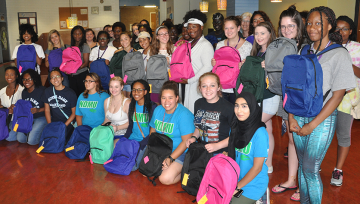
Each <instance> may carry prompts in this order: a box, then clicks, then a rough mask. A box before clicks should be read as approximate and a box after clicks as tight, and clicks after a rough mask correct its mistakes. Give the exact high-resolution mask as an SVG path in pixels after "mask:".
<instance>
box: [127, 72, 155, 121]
mask: <svg viewBox="0 0 360 204" xmlns="http://www.w3.org/2000/svg"><path fill="white" fill-rule="evenodd" d="M136 83H141V84H142V85H143V86H144V88H145V90H146V91H147V93H146V95H145V96H144V109H143V113H149V115H151V114H152V113H151V111H152V104H151V99H150V86H149V83H148V82H147V81H145V80H143V79H138V80H136V81H134V82H133V83H132V84H131V90H132V89H133V87H134V84H136ZM135 106H136V101H135V99H134V97H132V92H131V102H130V105H129V120H132V117H133V114H134V112H135ZM149 117H150V116H149Z"/></svg>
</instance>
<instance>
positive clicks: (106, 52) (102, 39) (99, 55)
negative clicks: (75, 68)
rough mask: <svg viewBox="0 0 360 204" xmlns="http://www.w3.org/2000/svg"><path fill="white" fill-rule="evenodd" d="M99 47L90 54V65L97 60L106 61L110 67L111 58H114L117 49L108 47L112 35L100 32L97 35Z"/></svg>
mask: <svg viewBox="0 0 360 204" xmlns="http://www.w3.org/2000/svg"><path fill="white" fill-rule="evenodd" d="M97 39H98V41H99V46H96V47H94V48H93V49H92V50H91V52H90V59H89V60H90V64H89V66H90V65H91V63H92V62H93V61H95V60H97V59H105V64H106V65H109V64H110V61H111V58H112V57H113V56H114V53H115V51H116V48H115V47H114V46H111V45H108V43H109V40H110V35H109V33H108V32H106V31H100V32H99V33H98V35H97Z"/></svg>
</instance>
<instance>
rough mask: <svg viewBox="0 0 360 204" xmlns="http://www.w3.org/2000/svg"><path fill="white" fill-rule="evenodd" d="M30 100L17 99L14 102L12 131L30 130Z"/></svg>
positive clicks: (31, 122) (31, 115) (25, 131)
mask: <svg viewBox="0 0 360 204" xmlns="http://www.w3.org/2000/svg"><path fill="white" fill-rule="evenodd" d="M31 108H32V105H31V102H30V101H25V100H22V99H20V100H18V101H17V102H16V103H15V108H14V115H13V123H12V129H13V130H14V132H22V133H25V134H26V133H29V132H30V131H31V130H32V125H33V121H34V117H33V114H32V113H31Z"/></svg>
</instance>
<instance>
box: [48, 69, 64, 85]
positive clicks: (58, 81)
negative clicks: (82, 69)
mask: <svg viewBox="0 0 360 204" xmlns="http://www.w3.org/2000/svg"><path fill="white" fill-rule="evenodd" d="M62 81H63V77H62V75H61V73H60V72H58V71H52V72H51V73H50V82H51V84H52V85H53V86H54V87H55V88H57V87H61V86H62Z"/></svg>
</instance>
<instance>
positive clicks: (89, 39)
mask: <svg viewBox="0 0 360 204" xmlns="http://www.w3.org/2000/svg"><path fill="white" fill-rule="evenodd" d="M93 39H94V34H93V33H92V31H90V30H89V31H88V32H86V41H88V42H92V41H93Z"/></svg>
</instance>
